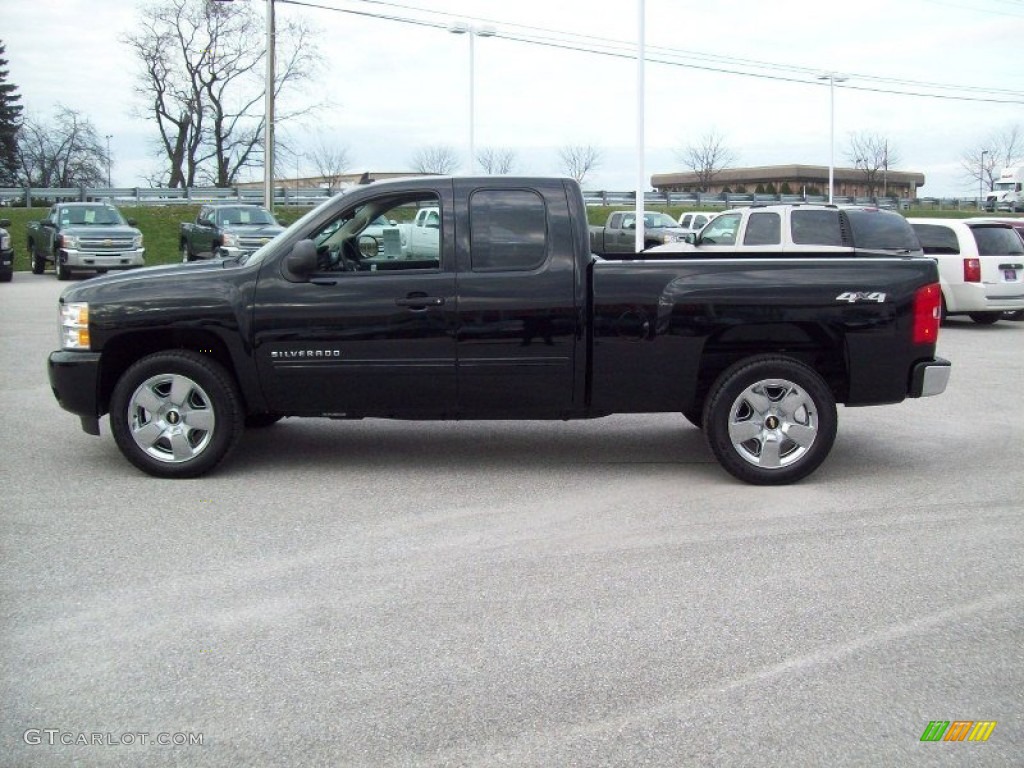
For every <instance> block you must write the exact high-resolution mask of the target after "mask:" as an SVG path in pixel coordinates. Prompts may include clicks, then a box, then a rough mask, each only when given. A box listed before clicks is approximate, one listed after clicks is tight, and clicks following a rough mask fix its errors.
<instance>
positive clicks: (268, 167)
mask: <svg viewBox="0 0 1024 768" xmlns="http://www.w3.org/2000/svg"><path fill="white" fill-rule="evenodd" d="M274 45H275V36H274V0H267V83H266V90H267V93H266V126H265V129H264V134H263V200H264V204H265V205H266V208H267V210H268V211H271V212H273V210H274Z"/></svg>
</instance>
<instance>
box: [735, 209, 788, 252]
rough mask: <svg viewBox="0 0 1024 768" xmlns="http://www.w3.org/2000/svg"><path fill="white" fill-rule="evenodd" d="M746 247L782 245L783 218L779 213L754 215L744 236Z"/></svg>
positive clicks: (751, 216) (748, 221)
mask: <svg viewBox="0 0 1024 768" xmlns="http://www.w3.org/2000/svg"><path fill="white" fill-rule="evenodd" d="M743 244H744V245H781V244H782V217H780V216H779V214H777V213H752V214H750V218H749V219H748V220H747V231H746V232H745V233H744V235H743Z"/></svg>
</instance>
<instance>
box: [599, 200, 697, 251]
mask: <svg viewBox="0 0 1024 768" xmlns="http://www.w3.org/2000/svg"><path fill="white" fill-rule="evenodd" d="M685 237H686V230H685V229H682V228H681V227H680V226H679V224H677V223H676V220H675V219H673V218H672V217H671V216H669V215H668V214H667V213H658V212H655V211H644V248H653V247H654V246H656V245H665V244H667V243H678V242H682V241H683V240H684V239H685ZM590 250H591V251H593V252H594V253H596V254H598V255H605V254H634V253H635V252H636V212H635V211H612V213H610V214H608V221H607V222H606V223H605V225H604V226H603V227H591V228H590Z"/></svg>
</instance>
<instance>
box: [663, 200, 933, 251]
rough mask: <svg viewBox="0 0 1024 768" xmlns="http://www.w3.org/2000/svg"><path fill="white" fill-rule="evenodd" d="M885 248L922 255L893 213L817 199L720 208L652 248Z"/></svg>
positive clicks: (914, 237) (906, 226) (907, 227)
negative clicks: (680, 237)
mask: <svg viewBox="0 0 1024 768" xmlns="http://www.w3.org/2000/svg"><path fill="white" fill-rule="evenodd" d="M737 251H738V252H741V253H764V254H772V253H783V254H785V253H820V254H823V255H826V254H836V255H840V254H844V253H854V252H857V253H884V254H889V255H901V256H902V255H908V256H921V255H922V251H921V244H920V243H919V242H918V239H917V235H915V234H914V230H913V229H912V228H911V226H910V225H909V224H908V223H907V220H906V219H905V218H903V216H901V215H900V214H898V213H894V212H892V211H884V210H881V209H879V208H874V207H857V206H842V207H840V206H836V205H821V204H777V205H752V206H749V207H747V208H737V209H734V210H730V211H725V212H723V213H720V214H719V215H718V216H716V217H715V219H714V220H713V221H711V222H710V223H708V225H707V226H706V227H704V229H702V230H701V231H700V232H699V233H698V234H696V235H693V234H690V235H688V236H687V242H683V243H672V244H671V245H664V246H659V247H657V248H652V249H651V251H650V252H651V253H653V254H657V255H664V254H667V253H681V254H686V255H688V256H692V255H696V254H713V253H720V252H737Z"/></svg>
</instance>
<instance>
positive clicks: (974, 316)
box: [968, 312, 1002, 325]
mask: <svg viewBox="0 0 1024 768" xmlns="http://www.w3.org/2000/svg"><path fill="white" fill-rule="evenodd" d="M968 317H970V318H971V320H973V321H974V322H976V323H978V324H979V325H992V323H997V322H999V318H1000V317H1002V312H971V313H970V314H969V315H968Z"/></svg>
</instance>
